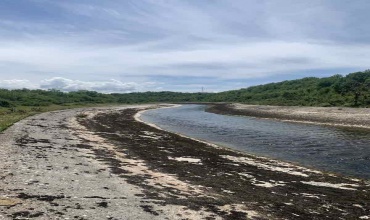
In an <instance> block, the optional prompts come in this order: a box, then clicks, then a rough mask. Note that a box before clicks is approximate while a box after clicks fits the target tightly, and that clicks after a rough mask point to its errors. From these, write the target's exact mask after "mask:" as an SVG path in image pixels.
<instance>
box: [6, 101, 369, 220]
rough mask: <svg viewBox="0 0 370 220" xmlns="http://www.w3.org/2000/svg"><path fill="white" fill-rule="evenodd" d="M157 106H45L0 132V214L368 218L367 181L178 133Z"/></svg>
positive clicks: (35, 216)
mask: <svg viewBox="0 0 370 220" xmlns="http://www.w3.org/2000/svg"><path fill="white" fill-rule="evenodd" d="M152 107H155V106H130V107H120V108H118V107H114V108H90V109H78V110H65V111H58V112H51V113H44V114H40V115H37V116H33V117H30V118H27V119H25V120H23V121H20V122H18V123H16V124H15V125H14V126H12V127H11V128H10V129H8V130H7V131H6V132H4V133H3V134H1V135H0V140H1V143H0V161H1V162H0V168H1V169H0V172H1V173H0V219H112V220H113V219H246V218H248V219H358V218H361V219H367V218H370V214H369V213H370V208H369V207H370V199H369V198H370V185H369V182H367V181H364V180H359V179H351V178H346V177H340V176H335V175H332V174H326V173H322V172H320V171H317V170H312V169H308V168H305V167H300V166H297V165H293V164H289V163H284V162H281V161H276V160H270V159H268V158H263V157H254V156H251V155H247V154H242V153H239V152H235V151H232V150H228V149H226V148H216V147H214V146H212V145H209V144H205V143H202V142H198V141H196V140H193V139H189V138H186V137H181V136H179V135H176V134H172V133H169V132H166V131H163V130H160V129H157V128H155V127H152V126H149V125H146V124H144V123H142V122H140V121H137V120H135V115H136V119H137V118H138V115H137V113H138V112H139V111H142V110H144V109H147V108H152Z"/></svg>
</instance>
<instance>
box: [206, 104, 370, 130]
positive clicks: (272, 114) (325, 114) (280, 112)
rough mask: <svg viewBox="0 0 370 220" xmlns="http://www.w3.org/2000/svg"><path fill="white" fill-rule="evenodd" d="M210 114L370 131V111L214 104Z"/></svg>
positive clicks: (360, 109)
mask: <svg viewBox="0 0 370 220" xmlns="http://www.w3.org/2000/svg"><path fill="white" fill-rule="evenodd" d="M207 111H208V112H212V113H217V114H226V115H228V114H229V115H244V116H251V117H259V118H270V119H278V120H284V121H291V122H303V123H315V124H322V125H329V126H339V127H349V128H351V127H352V128H363V129H370V109H368V108H342V107H296V106H265V105H245V104H238V103H233V104H226V103H222V104H212V105H210V106H209V108H207Z"/></svg>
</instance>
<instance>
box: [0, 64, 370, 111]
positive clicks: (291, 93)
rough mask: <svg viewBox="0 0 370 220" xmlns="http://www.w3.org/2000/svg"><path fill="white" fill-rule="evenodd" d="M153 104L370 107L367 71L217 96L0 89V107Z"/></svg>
mask: <svg viewBox="0 0 370 220" xmlns="http://www.w3.org/2000/svg"><path fill="white" fill-rule="evenodd" d="M152 102H241V103H248V104H264V105H296V106H356V107H357V106H361V107H367V106H370V70H366V71H363V72H355V73H351V74H348V75H346V76H342V75H334V76H331V77H326V78H316V77H308V78H303V79H298V80H289V81H283V82H278V83H269V84H265V85H259V86H252V87H249V88H245V89H239V90H233V91H227V92H220V93H179V92H141V93H126V94H117V93H116V94H102V93H98V92H94V91H76V92H68V93H67V92H61V91H58V90H48V91H45V90H29V89H20V90H7V89H0V106H1V107H7V108H9V107H14V106H48V105H71V104H109V103H112V104H113V103H116V104H134V103H152Z"/></svg>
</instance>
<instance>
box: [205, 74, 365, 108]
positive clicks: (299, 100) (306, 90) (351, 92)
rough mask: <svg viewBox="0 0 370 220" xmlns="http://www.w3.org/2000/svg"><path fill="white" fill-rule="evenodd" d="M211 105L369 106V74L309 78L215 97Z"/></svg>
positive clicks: (255, 87)
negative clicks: (222, 102) (223, 102)
mask: <svg viewBox="0 0 370 220" xmlns="http://www.w3.org/2000/svg"><path fill="white" fill-rule="evenodd" d="M212 101H232V102H243V103H250V104H266V105H296V106H363V107H365V106H366V107H367V106H370V70H366V71H363V72H355V73H351V74H348V75H346V76H341V75H334V76H331V77H326V78H315V77H308V78H303V79H298V80H289V81H283V82H279V83H269V84H265V85H260V86H252V87H249V88H246V89H240V90H234V91H228V92H222V93H218V94H217V95H215V96H214V98H213V100H212Z"/></svg>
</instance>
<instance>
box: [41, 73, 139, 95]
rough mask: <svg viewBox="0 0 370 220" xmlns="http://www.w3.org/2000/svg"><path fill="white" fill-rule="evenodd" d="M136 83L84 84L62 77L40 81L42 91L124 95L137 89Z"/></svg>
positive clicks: (107, 82) (102, 82)
mask: <svg viewBox="0 0 370 220" xmlns="http://www.w3.org/2000/svg"><path fill="white" fill-rule="evenodd" d="M137 87H138V84H136V83H132V82H130V83H123V82H120V81H118V80H113V79H112V80H110V81H100V82H86V81H80V80H71V79H66V78H62V77H54V78H51V79H46V80H43V81H41V83H40V88H42V89H57V90H61V91H67V92H69V91H77V90H90V91H98V92H103V93H115V92H116V93H125V92H133V91H135V90H136V89H137Z"/></svg>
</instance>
